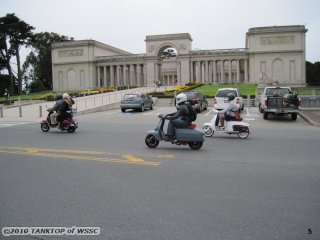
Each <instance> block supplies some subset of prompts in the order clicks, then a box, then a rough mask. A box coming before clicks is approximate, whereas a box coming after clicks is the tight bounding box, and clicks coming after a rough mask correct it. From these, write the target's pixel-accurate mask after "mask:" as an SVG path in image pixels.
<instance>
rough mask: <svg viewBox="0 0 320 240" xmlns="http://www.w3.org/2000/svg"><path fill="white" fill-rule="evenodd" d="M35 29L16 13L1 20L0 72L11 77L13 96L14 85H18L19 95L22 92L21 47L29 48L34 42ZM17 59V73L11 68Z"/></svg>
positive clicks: (9, 14)
mask: <svg viewBox="0 0 320 240" xmlns="http://www.w3.org/2000/svg"><path fill="white" fill-rule="evenodd" d="M34 29H35V28H34V27H32V26H30V25H29V24H27V23H26V22H24V21H22V20H20V19H19V18H18V17H16V16H15V14H14V13H8V14H7V15H6V16H5V17H2V18H0V66H1V67H0V70H1V69H6V70H7V71H8V74H9V77H10V82H11V83H10V92H11V94H13V89H14V84H15V82H17V84H18V94H21V91H22V76H23V71H22V69H21V60H20V52H19V51H20V48H21V46H26V47H27V46H28V44H29V43H31V42H32V37H33V33H32V31H33V30H34ZM12 57H15V58H16V63H17V68H16V69H17V71H16V73H15V72H14V68H13V67H12V66H11V65H12V64H11V58H12Z"/></svg>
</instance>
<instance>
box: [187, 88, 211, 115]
mask: <svg viewBox="0 0 320 240" xmlns="http://www.w3.org/2000/svg"><path fill="white" fill-rule="evenodd" d="M183 93H184V94H186V95H187V100H188V102H189V103H191V105H192V106H193V108H194V109H196V110H197V112H198V113H200V112H202V111H203V110H207V108H208V101H207V99H206V97H205V96H203V95H202V93H200V92H197V91H188V92H183Z"/></svg>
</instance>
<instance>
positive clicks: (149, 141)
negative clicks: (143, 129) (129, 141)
mask: <svg viewBox="0 0 320 240" xmlns="http://www.w3.org/2000/svg"><path fill="white" fill-rule="evenodd" d="M145 143H146V145H147V146H148V147H149V148H156V147H157V146H158V145H159V140H158V139H157V138H156V137H155V136H154V135H152V134H149V135H147V136H146V139H145Z"/></svg>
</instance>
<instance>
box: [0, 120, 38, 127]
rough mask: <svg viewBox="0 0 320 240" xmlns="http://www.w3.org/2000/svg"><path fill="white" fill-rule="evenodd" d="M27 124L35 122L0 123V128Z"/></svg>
mask: <svg viewBox="0 0 320 240" xmlns="http://www.w3.org/2000/svg"><path fill="white" fill-rule="evenodd" d="M29 123H35V122H10V121H8V122H0V128H4V127H11V126H17V125H23V124H29Z"/></svg>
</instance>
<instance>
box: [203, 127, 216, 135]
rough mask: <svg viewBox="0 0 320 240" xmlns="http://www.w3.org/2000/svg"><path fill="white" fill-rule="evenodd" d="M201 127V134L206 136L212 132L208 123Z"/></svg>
mask: <svg viewBox="0 0 320 240" xmlns="http://www.w3.org/2000/svg"><path fill="white" fill-rule="evenodd" d="M202 129H203V134H204V135H205V136H206V137H211V136H212V135H213V133H214V131H213V129H212V128H211V127H210V126H208V125H206V126H204V127H203V128H202Z"/></svg>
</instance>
